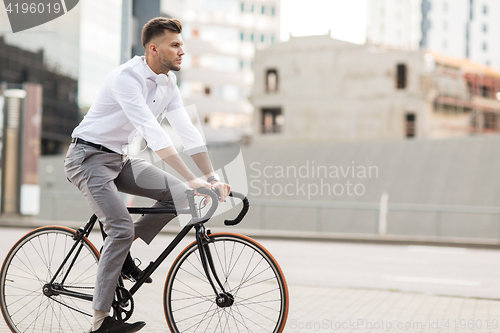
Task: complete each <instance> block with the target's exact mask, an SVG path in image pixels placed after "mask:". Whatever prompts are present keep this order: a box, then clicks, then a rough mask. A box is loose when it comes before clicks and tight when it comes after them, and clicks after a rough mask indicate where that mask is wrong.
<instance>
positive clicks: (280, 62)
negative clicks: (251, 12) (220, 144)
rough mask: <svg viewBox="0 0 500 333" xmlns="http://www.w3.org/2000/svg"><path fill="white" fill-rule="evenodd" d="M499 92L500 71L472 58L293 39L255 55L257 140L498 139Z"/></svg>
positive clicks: (326, 39)
mask: <svg viewBox="0 0 500 333" xmlns="http://www.w3.org/2000/svg"><path fill="white" fill-rule="evenodd" d="M499 91H500V72H496V71H494V70H492V69H491V68H489V67H487V66H485V65H481V64H477V63H473V62H471V61H469V60H463V59H458V58H453V57H449V56H443V55H439V54H435V53H426V52H424V51H422V50H417V51H403V50H393V49H384V48H377V47H373V46H367V45H357V44H351V43H347V42H343V41H339V40H334V39H332V38H330V37H329V36H328V35H327V36H310V37H293V38H291V39H290V41H288V42H286V43H280V44H277V45H274V46H272V47H270V48H268V49H266V50H262V51H259V52H258V53H257V55H256V59H255V88H254V93H253V94H252V97H251V100H252V102H253V104H254V107H255V117H254V135H253V138H252V142H253V143H254V144H256V145H259V144H263V145H267V144H289V143H296V144H307V143H321V142H325V143H326V142H335V141H336V142H342V141H344V142H345V141H373V140H395V139H396V140H398V139H405V138H417V139H437V138H451V137H461V136H468V135H471V134H478V133H489V132H495V133H499V130H500V128H499V126H498V119H499V118H498V115H499V114H500V101H499V100H498V98H500V96H499V94H497V92H499Z"/></svg>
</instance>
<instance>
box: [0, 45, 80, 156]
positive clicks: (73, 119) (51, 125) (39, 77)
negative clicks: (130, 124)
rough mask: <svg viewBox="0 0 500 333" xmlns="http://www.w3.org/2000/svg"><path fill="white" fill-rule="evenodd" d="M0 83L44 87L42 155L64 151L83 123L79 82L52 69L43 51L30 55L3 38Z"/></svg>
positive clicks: (13, 85)
mask: <svg viewBox="0 0 500 333" xmlns="http://www.w3.org/2000/svg"><path fill="white" fill-rule="evenodd" d="M0 82H4V83H6V84H8V85H9V87H12V88H13V87H19V88H20V87H22V84H24V83H27V82H29V83H39V84H41V85H42V118H41V122H42V123H41V153H42V154H57V153H61V152H62V151H64V150H65V149H66V145H67V142H69V140H71V139H70V134H71V132H72V131H73V129H74V128H75V126H76V125H77V124H78V122H79V120H80V116H79V109H78V103H77V100H76V99H77V91H78V90H77V89H78V81H77V80H76V79H74V78H72V77H70V76H68V75H63V74H61V73H59V72H57V71H55V70H54V69H51V68H49V67H48V66H47V64H46V62H45V61H44V52H43V51H42V50H39V51H38V52H30V51H27V50H24V49H22V48H19V47H16V46H14V45H9V44H7V43H6V42H5V40H4V39H3V38H2V37H0Z"/></svg>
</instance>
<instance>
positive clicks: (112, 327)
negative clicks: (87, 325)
mask: <svg viewBox="0 0 500 333" xmlns="http://www.w3.org/2000/svg"><path fill="white" fill-rule="evenodd" d="M144 326H146V323H145V322H143V321H138V322H137V323H133V324H128V323H124V322H121V321H118V320H116V319H114V318H111V317H106V318H104V321H103V322H102V325H101V327H99V329H98V330H97V331H90V333H133V332H137V331H139V330H140V329H141V328H143V327H144Z"/></svg>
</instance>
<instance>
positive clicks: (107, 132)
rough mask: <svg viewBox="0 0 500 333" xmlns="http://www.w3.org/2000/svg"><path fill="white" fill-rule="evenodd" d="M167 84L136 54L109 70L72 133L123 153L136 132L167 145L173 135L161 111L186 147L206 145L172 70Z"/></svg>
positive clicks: (155, 144)
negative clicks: (165, 126)
mask: <svg viewBox="0 0 500 333" xmlns="http://www.w3.org/2000/svg"><path fill="white" fill-rule="evenodd" d="M168 76H169V77H170V80H169V82H168V84H167V85H166V86H164V85H157V84H156V77H157V74H155V73H154V72H153V71H152V70H151V68H149V66H148V65H147V64H146V62H145V60H144V56H142V57H139V56H135V57H134V58H133V59H131V60H129V61H128V62H126V63H125V64H123V65H121V66H119V67H118V68H116V69H115V70H113V71H112V72H111V73H109V74H108V76H107V77H106V79H105V80H104V84H103V86H102V87H101V89H100V91H99V93H98V95H97V97H96V99H95V101H94V103H93V104H92V106H91V107H90V109H89V111H88V113H87V115H85V117H84V118H83V120H82V121H81V123H80V124H79V125H78V126H77V127H76V128H75V129H74V131H73V133H72V134H71V136H72V137H73V138H81V139H83V140H86V141H90V142H92V143H96V144H101V145H103V146H105V147H106V148H109V149H111V150H113V151H115V152H117V153H120V154H124V153H125V151H124V149H125V148H126V146H127V145H129V144H130V143H132V142H133V141H134V138H135V137H136V135H137V134H139V135H142V137H143V138H144V139H145V140H146V142H147V145H148V147H149V148H151V149H152V150H153V151H158V150H160V149H163V148H167V147H169V146H171V145H172V144H173V143H172V140H171V139H170V137H169V136H168V134H167V133H166V132H165V131H164V130H163V128H162V127H161V125H160V123H159V121H158V119H159V118H160V115H161V114H162V113H164V114H165V116H166V117H167V119H168V121H169V123H170V124H171V125H172V127H173V129H174V130H175V131H176V132H177V134H178V135H179V138H180V139H181V142H182V145H183V146H184V152H185V153H187V154H189V155H192V154H196V153H199V152H202V151H207V150H206V146H205V143H204V142H203V138H202V136H201V134H200V133H199V132H198V130H197V129H196V128H195V127H194V125H193V124H192V122H191V120H190V119H189V116H188V114H187V112H186V110H185V109H184V105H183V103H182V100H181V95H180V92H179V88H177V79H176V77H175V74H174V73H172V72H169V74H168Z"/></svg>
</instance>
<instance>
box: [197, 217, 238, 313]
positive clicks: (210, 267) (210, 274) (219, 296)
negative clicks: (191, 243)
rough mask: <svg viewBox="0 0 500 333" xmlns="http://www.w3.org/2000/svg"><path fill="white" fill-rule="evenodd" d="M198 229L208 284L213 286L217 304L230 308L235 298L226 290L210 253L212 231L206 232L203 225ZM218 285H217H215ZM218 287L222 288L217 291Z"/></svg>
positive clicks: (199, 246) (200, 250) (201, 256)
mask: <svg viewBox="0 0 500 333" xmlns="http://www.w3.org/2000/svg"><path fill="white" fill-rule="evenodd" d="M195 229H196V243H197V244H198V251H199V252H200V259H201V264H202V266H203V270H204V271H205V275H206V276H207V279H208V282H209V283H210V285H211V286H212V289H213V290H214V293H215V303H216V304H217V306H219V307H221V308H225V307H229V306H231V305H233V303H234V297H233V295H231V294H230V293H229V292H227V291H226V290H225V289H224V286H223V285H222V283H221V281H220V279H219V277H218V276H217V272H216V270H215V265H214V261H213V259H212V254H211V253H210V248H209V246H208V244H209V243H210V237H209V235H210V231H208V232H205V227H204V226H203V225H197V226H195ZM214 280H215V282H216V283H217V285H216V284H215V283H214ZM217 286H218V287H219V288H220V292H219V290H217Z"/></svg>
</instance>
